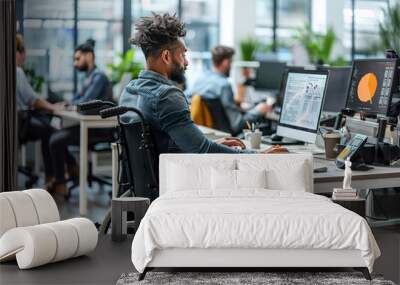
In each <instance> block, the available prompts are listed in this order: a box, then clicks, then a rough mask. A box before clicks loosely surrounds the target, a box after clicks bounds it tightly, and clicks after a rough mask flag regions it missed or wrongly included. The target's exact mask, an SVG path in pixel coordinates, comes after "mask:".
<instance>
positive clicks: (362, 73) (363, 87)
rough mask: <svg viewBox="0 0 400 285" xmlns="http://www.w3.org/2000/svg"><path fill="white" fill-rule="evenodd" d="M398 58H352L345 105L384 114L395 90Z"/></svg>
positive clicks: (358, 110)
mask: <svg viewBox="0 0 400 285" xmlns="http://www.w3.org/2000/svg"><path fill="white" fill-rule="evenodd" d="M398 65H399V64H398V59H393V58H391V59H367V60H354V62H353V70H352V74H351V78H350V85H349V91H348V97H347V104H346V107H347V108H349V109H352V110H354V111H356V112H363V113H366V114H372V115H383V116H386V115H387V114H388V111H389V107H390V104H391V100H392V94H393V93H395V92H396V91H397V90H396V88H397V76H396V74H397V69H398Z"/></svg>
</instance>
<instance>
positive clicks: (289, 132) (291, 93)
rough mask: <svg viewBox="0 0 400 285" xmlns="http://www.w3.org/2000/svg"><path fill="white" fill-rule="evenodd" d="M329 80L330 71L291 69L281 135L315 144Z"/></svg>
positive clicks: (285, 86)
mask: <svg viewBox="0 0 400 285" xmlns="http://www.w3.org/2000/svg"><path fill="white" fill-rule="evenodd" d="M327 81H328V72H327V71H289V72H288V75H287V79H286V82H285V84H284V87H283V88H284V89H283V90H282V91H283V92H284V93H283V94H284V97H283V98H284V99H283V105H282V111H281V116H280V118H279V123H278V127H277V135H278V136H282V137H287V138H291V139H295V140H299V141H302V142H308V143H315V141H316V139H317V133H318V127H319V120H320V117H321V112H322V107H323V103H324V96H325V91H326V86H327Z"/></svg>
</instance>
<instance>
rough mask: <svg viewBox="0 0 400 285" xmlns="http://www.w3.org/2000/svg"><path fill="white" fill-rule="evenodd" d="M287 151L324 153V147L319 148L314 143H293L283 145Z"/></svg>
mask: <svg viewBox="0 0 400 285" xmlns="http://www.w3.org/2000/svg"><path fill="white" fill-rule="evenodd" d="M285 147H286V148H287V149H288V150H289V152H292V153H311V154H324V153H325V149H323V148H320V147H318V146H316V145H295V146H285Z"/></svg>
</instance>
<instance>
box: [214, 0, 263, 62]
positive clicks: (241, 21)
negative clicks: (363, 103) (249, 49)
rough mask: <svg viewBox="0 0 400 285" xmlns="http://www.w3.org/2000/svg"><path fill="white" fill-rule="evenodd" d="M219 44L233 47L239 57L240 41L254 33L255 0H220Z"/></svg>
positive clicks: (236, 57)
mask: <svg viewBox="0 0 400 285" xmlns="http://www.w3.org/2000/svg"><path fill="white" fill-rule="evenodd" d="M221 7H222V8H221V11H220V13H221V14H220V44H222V45H227V46H231V47H234V48H235V50H236V54H235V59H237V60H239V59H240V52H239V44H240V41H241V40H242V39H243V38H245V37H247V36H249V35H252V36H253V35H254V32H255V28H256V1H255V0H221Z"/></svg>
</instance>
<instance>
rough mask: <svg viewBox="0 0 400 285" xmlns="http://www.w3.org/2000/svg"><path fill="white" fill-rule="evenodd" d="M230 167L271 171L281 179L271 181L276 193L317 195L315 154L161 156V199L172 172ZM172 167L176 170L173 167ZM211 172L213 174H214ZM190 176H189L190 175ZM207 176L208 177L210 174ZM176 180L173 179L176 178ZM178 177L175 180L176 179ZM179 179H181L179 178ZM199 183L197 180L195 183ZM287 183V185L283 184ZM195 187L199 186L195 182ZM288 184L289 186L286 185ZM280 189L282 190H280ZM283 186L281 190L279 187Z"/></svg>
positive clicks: (272, 177)
mask: <svg viewBox="0 0 400 285" xmlns="http://www.w3.org/2000/svg"><path fill="white" fill-rule="evenodd" d="M221 163H222V164H226V165H228V166H227V167H228V168H232V167H234V169H261V168H265V169H269V170H271V171H272V172H273V171H275V173H277V174H278V175H273V176H271V177H269V178H268V179H272V180H275V181H271V182H273V184H274V185H275V188H274V189H276V187H278V189H276V190H289V189H279V187H280V188H285V187H289V186H288V185H296V186H298V187H297V188H296V189H303V191H306V192H311V193H312V192H313V184H314V182H313V156H312V154H291V153H290V154H269V155H266V154H175V153H174V154H161V155H160V165H159V166H160V169H159V170H160V172H159V173H160V183H159V185H160V195H162V194H164V193H166V192H167V191H168V190H169V189H168V185H169V184H170V183H169V182H170V181H169V180H168V179H171V178H172V177H171V173H168V171H172V170H171V168H174V167H175V165H180V166H182V165H183V166H184V169H189V170H190V169H196V168H198V167H201V168H203V169H204V168H205V167H206V168H208V167H209V168H210V170H211V168H212V167H215V166H216V165H221ZM171 166H172V167H171ZM210 172H211V171H210ZM186 175H187V173H186ZM206 175H207V174H206ZM172 176H173V175H172ZM209 176H210V175H207V177H209ZM176 177H177V176H175V178H174V179H176ZM178 177H179V176H178ZM194 181H195V180H194ZM282 182H284V183H282ZM194 183H195V182H194ZM285 183H286V184H285ZM288 183H289V184H288ZM276 185H278V186H276ZM279 185H281V186H279Z"/></svg>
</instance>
